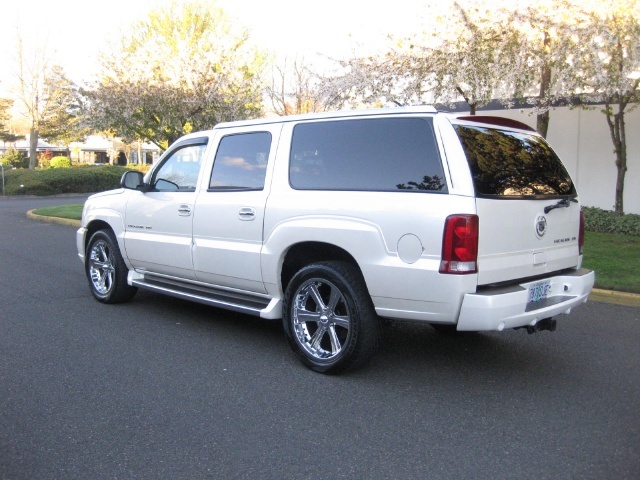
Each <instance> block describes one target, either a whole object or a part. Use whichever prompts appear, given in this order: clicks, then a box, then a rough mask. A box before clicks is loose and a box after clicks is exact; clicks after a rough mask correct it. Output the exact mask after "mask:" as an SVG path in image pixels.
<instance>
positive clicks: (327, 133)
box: [289, 118, 447, 193]
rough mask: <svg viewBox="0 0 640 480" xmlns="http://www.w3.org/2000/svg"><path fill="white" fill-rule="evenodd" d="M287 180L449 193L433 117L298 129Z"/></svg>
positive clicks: (323, 186) (326, 186)
mask: <svg viewBox="0 0 640 480" xmlns="http://www.w3.org/2000/svg"><path fill="white" fill-rule="evenodd" d="M289 182H290V184H291V186H292V187H293V188H295V189H298V190H369V191H386V192H390V191H421V192H438V193H446V192H447V184H446V180H445V176H444V171H443V168H442V162H441V160H440V154H439V151H438V146H437V143H436V139H435V134H434V129H433V120H432V119H431V118H378V119H362V120H335V121H327V122H313V123H301V124H299V125H296V126H295V127H294V130H293V140H292V142H291V154H290V159H289Z"/></svg>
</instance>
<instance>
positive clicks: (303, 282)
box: [283, 261, 381, 373]
mask: <svg viewBox="0 0 640 480" xmlns="http://www.w3.org/2000/svg"><path fill="white" fill-rule="evenodd" d="M283 325H284V331H285V333H286V335H287V340H288V341H289V345H290V346H291V349H292V350H293V352H294V353H295V354H296V356H297V357H298V358H299V359H300V360H301V361H302V363H303V364H305V365H306V366H307V367H309V368H310V369H312V370H314V371H316V372H320V373H338V372H342V371H344V370H346V369H347V368H351V367H354V366H356V365H362V364H364V363H365V362H367V361H368V360H369V359H370V358H371V357H372V356H373V355H374V354H375V352H376V351H377V349H378V344H379V342H380V335H381V334H380V330H381V327H380V321H379V319H378V316H377V314H376V312H375V309H374V307H373V303H372V302H371V298H370V297H369V293H368V291H367V289H366V286H365V283H364V279H363V278H362V274H361V273H360V270H358V269H357V268H356V267H355V266H353V265H351V264H348V263H345V262H338V261H329V262H319V263H316V264H312V265H308V266H306V267H304V268H302V269H301V270H300V271H298V273H296V274H295V275H294V277H293V278H292V279H291V281H290V282H289V285H288V286H287V289H286V292H285V296H284V309H283Z"/></svg>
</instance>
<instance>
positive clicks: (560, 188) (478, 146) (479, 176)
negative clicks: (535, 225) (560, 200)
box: [455, 125, 576, 198]
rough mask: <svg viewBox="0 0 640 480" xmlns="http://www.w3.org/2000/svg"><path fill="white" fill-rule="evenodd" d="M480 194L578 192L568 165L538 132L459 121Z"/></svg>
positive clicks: (510, 195)
mask: <svg viewBox="0 0 640 480" xmlns="http://www.w3.org/2000/svg"><path fill="white" fill-rule="evenodd" d="M455 129H456V132H457V134H458V137H459V138H460V141H461V142H462V147H463V148H464V151H465V154H466V156H467V161H468V162H469V167H470V169H471V175H472V177H473V183H474V185H475V189H476V195H477V196H479V197H500V198H523V197H526V198H537V197H543V198H544V197H559V196H575V195H576V190H575V187H574V185H573V181H572V180H571V177H570V176H569V173H568V172H567V170H566V169H565V167H564V165H563V164H562V162H561V161H560V159H559V158H558V156H557V155H556V154H555V152H554V151H553V150H552V149H551V147H550V146H549V145H548V144H547V142H545V140H544V139H543V138H542V137H539V136H537V135H533V134H528V133H522V132H514V131H509V130H498V129H493V128H487V127H480V126H467V125H455Z"/></svg>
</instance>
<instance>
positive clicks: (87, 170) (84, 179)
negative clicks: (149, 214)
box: [5, 166, 127, 195]
mask: <svg viewBox="0 0 640 480" xmlns="http://www.w3.org/2000/svg"><path fill="white" fill-rule="evenodd" d="M126 171H127V169H126V168H124V167H114V166H89V167H78V168H75V167H72V168H51V169H46V170H26V169H17V170H6V169H5V194H6V195H55V194H59V193H93V192H102V191H105V190H111V189H113V188H118V187H119V185H120V178H121V177H122V174H123V173H124V172H126Z"/></svg>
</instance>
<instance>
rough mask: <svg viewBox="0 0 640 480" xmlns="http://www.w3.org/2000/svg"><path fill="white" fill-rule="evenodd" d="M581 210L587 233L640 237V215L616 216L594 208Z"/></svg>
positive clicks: (613, 213)
mask: <svg viewBox="0 0 640 480" xmlns="http://www.w3.org/2000/svg"><path fill="white" fill-rule="evenodd" d="M582 210H583V211H584V218H585V229H586V230H587V231H588V232H598V233H617V234H621V235H633V236H640V215H635V214H626V215H617V214H616V213H615V212H612V211H608V210H602V209H601V208H596V207H583V208H582Z"/></svg>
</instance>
